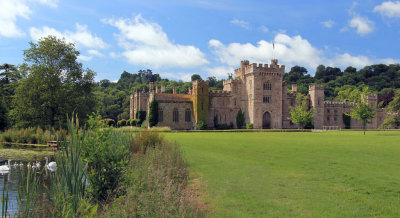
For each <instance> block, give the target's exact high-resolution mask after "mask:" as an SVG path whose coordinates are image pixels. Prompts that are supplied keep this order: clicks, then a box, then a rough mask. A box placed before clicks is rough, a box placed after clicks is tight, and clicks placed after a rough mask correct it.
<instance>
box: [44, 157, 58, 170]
mask: <svg viewBox="0 0 400 218" xmlns="http://www.w3.org/2000/svg"><path fill="white" fill-rule="evenodd" d="M44 159H46V164H45V165H44V167H45V168H46V169H48V170H50V171H51V172H54V171H56V169H57V163H56V162H54V161H52V162H50V163H49V159H48V158H47V157H44Z"/></svg>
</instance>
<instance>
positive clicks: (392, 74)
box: [0, 37, 400, 129]
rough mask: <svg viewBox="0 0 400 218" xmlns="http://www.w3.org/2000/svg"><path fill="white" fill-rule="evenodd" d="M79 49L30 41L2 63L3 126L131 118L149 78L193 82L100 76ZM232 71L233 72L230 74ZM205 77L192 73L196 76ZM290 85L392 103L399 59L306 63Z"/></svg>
mask: <svg viewBox="0 0 400 218" xmlns="http://www.w3.org/2000/svg"><path fill="white" fill-rule="evenodd" d="M78 55H79V51H77V50H76V49H75V47H74V45H73V44H68V43H66V42H65V41H63V40H59V39H57V38H55V37H48V38H44V39H43V40H41V41H39V42H38V43H37V44H35V43H30V48H28V49H27V50H25V51H24V56H25V59H24V60H25V62H24V63H22V64H18V63H15V64H14V65H13V64H8V63H5V64H3V65H0V129H5V128H10V127H29V126H40V127H42V128H47V127H54V126H55V127H56V128H57V126H62V125H64V123H63V121H64V120H66V115H67V114H72V113H76V114H78V115H79V118H80V119H81V120H83V121H85V120H86V119H87V117H88V115H89V114H92V113H93V112H98V113H99V114H100V115H101V116H102V117H103V118H111V119H114V120H121V119H129V95H130V94H131V93H133V92H134V91H135V90H143V89H144V90H148V84H149V82H154V84H155V85H156V86H160V85H161V84H165V85H166V92H168V93H172V88H173V87H176V88H177V92H178V93H187V92H188V88H189V87H191V86H192V83H191V82H183V81H174V80H168V79H165V78H164V79H163V78H161V77H160V75H159V74H157V73H153V71H152V70H150V69H146V70H139V71H138V72H127V71H124V72H122V74H121V76H120V78H119V80H118V81H117V82H111V81H110V80H107V79H104V80H101V81H99V82H95V81H94V77H95V72H93V71H91V70H90V69H84V68H83V67H82V64H81V63H79V62H77V57H78ZM228 73H229V72H227V77H228ZM195 79H201V77H200V75H198V74H194V75H192V81H193V80H195ZM203 79H205V80H207V81H208V83H209V86H210V89H222V83H223V80H219V79H217V78H216V77H208V78H203ZM284 80H285V81H286V82H287V84H288V87H291V84H294V83H295V84H297V85H298V91H299V92H300V93H303V94H306V93H307V92H308V86H309V85H310V84H312V83H317V84H322V85H324V86H325V98H326V99H331V100H345V99H348V100H353V101H355V100H357V98H360V94H359V93H361V91H363V90H365V89H368V91H369V92H373V93H377V94H379V101H380V102H382V103H381V106H386V105H387V104H388V103H389V102H390V101H391V100H392V99H393V97H394V96H395V94H394V93H395V91H396V89H399V88H400V65H399V64H391V65H385V64H376V65H371V66H365V67H363V68H361V69H359V70H357V69H356V68H354V67H351V66H349V67H347V68H346V69H345V70H344V71H342V70H341V69H340V68H337V67H330V66H324V65H319V66H318V67H317V69H316V72H315V75H314V76H312V75H310V74H309V73H308V71H307V69H306V68H304V67H301V66H294V67H292V68H291V69H290V71H289V72H287V73H285V75H284Z"/></svg>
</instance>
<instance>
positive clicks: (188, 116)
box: [185, 108, 192, 122]
mask: <svg viewBox="0 0 400 218" xmlns="http://www.w3.org/2000/svg"><path fill="white" fill-rule="evenodd" d="M185 121H186V122H191V121H192V112H191V111H190V109H189V108H187V109H186V111H185Z"/></svg>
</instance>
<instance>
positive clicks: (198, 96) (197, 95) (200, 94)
mask: <svg viewBox="0 0 400 218" xmlns="http://www.w3.org/2000/svg"><path fill="white" fill-rule="evenodd" d="M192 95H193V96H194V98H193V112H194V118H195V121H196V124H197V123H198V122H199V121H200V120H202V121H203V122H204V123H207V120H208V104H209V93H208V83H207V82H204V81H203V80H195V81H193V85H192Z"/></svg>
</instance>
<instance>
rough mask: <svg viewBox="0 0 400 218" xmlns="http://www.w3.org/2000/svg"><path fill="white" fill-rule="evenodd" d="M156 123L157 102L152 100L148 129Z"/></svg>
mask: <svg viewBox="0 0 400 218" xmlns="http://www.w3.org/2000/svg"><path fill="white" fill-rule="evenodd" d="M157 123H158V102H157V101H156V100H155V99H154V98H153V100H152V101H151V103H150V109H149V127H153V126H155V125H157Z"/></svg>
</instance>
